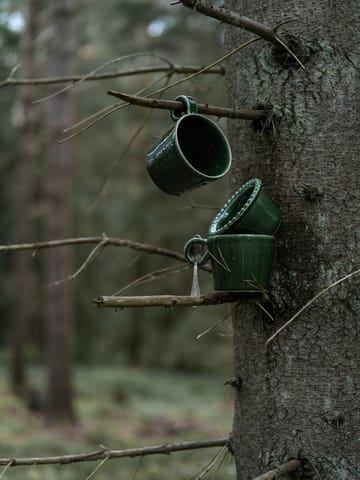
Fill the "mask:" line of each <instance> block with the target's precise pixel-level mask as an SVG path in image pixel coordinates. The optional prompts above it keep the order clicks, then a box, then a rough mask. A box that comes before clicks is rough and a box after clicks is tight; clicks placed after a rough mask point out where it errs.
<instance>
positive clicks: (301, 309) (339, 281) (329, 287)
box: [266, 269, 360, 345]
mask: <svg viewBox="0 0 360 480" xmlns="http://www.w3.org/2000/svg"><path fill="white" fill-rule="evenodd" d="M359 274H360V269H359V270H355V271H354V272H352V273H349V274H348V275H345V277H342V278H340V279H339V280H336V282H334V283H332V284H331V285H328V286H327V287H326V288H324V290H321V292H319V293H318V294H316V295H315V297H313V298H312V299H311V300H310V301H309V302H307V303H306V304H305V305H304V306H303V307H302V308H300V310H299V311H298V312H296V313H295V315H293V316H292V317H291V318H290V320H288V321H287V322H286V323H284V325H283V326H282V327H280V328H279V329H278V330H277V331H276V332H275V333H274V334H273V335H271V337H270V338H268V340H267V342H266V345H269V343H271V342H272V341H273V340H274V339H275V338H276V337H277V336H278V335H279V333H281V332H282V331H283V330H285V328H287V327H288V326H289V325H290V324H291V323H292V322H293V321H294V320H295V319H296V318H297V317H298V316H299V315H300V314H301V313H302V312H303V311H304V310H306V309H307V308H308V307H310V305H311V304H312V303H313V302H315V300H317V299H318V298H319V297H321V295H323V294H324V293H326V292H327V291H328V290H330V289H331V288H333V287H336V285H339V284H340V283H342V282H344V281H345V280H349V279H350V278H352V277H355V276H356V275H359Z"/></svg>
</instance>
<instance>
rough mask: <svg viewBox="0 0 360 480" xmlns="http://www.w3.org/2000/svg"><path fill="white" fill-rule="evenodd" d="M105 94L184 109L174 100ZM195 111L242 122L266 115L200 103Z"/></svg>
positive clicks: (137, 103)
mask: <svg viewBox="0 0 360 480" xmlns="http://www.w3.org/2000/svg"><path fill="white" fill-rule="evenodd" d="M107 93H108V94H109V95H112V96H113V97H116V98H120V99H121V100H123V101H124V102H127V103H131V104H133V105H139V106H142V107H146V108H159V109H165V110H175V111H181V110H182V109H183V108H184V105H183V104H182V102H179V101H175V100H160V99H158V98H148V97H139V96H136V95H128V94H125V93H121V92H117V91H115V90H109V91H108V92H107ZM197 111H198V113H205V114H207V115H215V116H217V117H227V118H241V119H244V120H253V121H258V120H265V119H266V117H267V115H268V112H267V111H266V110H233V109H231V108H225V107H216V106H212V105H207V104H206V105H205V104H202V103H199V104H197Z"/></svg>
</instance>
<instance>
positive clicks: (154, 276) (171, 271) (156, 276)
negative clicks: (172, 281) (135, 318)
mask: <svg viewBox="0 0 360 480" xmlns="http://www.w3.org/2000/svg"><path fill="white" fill-rule="evenodd" d="M190 268H191V266H190V265H181V266H178V265H176V266H175V267H167V268H162V269H161V270H156V271H154V272H150V273H147V274H146V275H143V276H142V277H139V278H137V279H136V280H134V281H133V282H131V283H129V284H127V285H125V287H123V288H121V289H120V290H118V291H117V292H115V293H113V294H112V295H111V296H112V297H115V296H118V295H121V294H122V293H124V292H125V291H126V290H128V289H129V288H131V287H137V286H139V285H143V284H144V283H149V282H153V281H154V280H161V279H163V278H167V277H169V276H170V275H177V274H178V273H182V272H184V271H186V270H189V269H190Z"/></svg>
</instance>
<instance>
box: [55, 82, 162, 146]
mask: <svg viewBox="0 0 360 480" xmlns="http://www.w3.org/2000/svg"><path fill="white" fill-rule="evenodd" d="M170 76H171V73H166V74H164V75H162V76H161V77H160V78H155V80H153V81H152V82H150V83H149V84H148V85H145V87H143V88H141V89H140V90H138V91H137V92H136V93H135V94H136V95H139V94H141V93H144V92H145V91H146V90H148V89H149V88H151V87H152V86H153V85H155V84H156V83H158V82H159V81H161V80H162V79H163V78H170ZM127 105H128V104H127V103H117V104H115V105H110V107H106V108H104V109H101V110H99V111H98V112H95V113H93V114H91V115H90V116H89V117H86V118H84V119H83V120H81V121H80V122H77V123H76V124H75V125H71V126H70V127H68V128H66V129H65V130H64V133H65V132H68V131H69V130H73V129H74V128H76V127H77V126H80V125H82V124H84V123H86V122H88V121H89V120H91V119H95V120H93V121H92V122H91V123H89V124H87V125H85V126H84V127H83V128H81V129H80V130H78V131H77V132H75V133H73V134H72V135H69V136H68V137H66V138H64V139H62V140H60V142H59V143H64V142H66V141H68V140H70V139H71V138H73V137H76V136H77V135H79V134H80V133H83V132H85V131H86V130H88V129H89V128H90V127H92V126H93V125H95V124H96V123H98V122H100V121H101V120H103V119H104V118H105V117H108V116H109V115H111V114H112V113H114V112H116V111H117V110H121V109H122V108H125V107H126V106H127ZM103 112H104V113H103ZM99 115H101V116H99Z"/></svg>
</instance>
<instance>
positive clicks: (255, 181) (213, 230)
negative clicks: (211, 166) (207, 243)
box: [209, 178, 262, 236]
mask: <svg viewBox="0 0 360 480" xmlns="http://www.w3.org/2000/svg"><path fill="white" fill-rule="evenodd" d="M261 185H262V182H261V180H260V179H259V178H252V179H250V180H248V181H247V182H246V183H244V184H243V185H242V186H241V187H240V188H239V189H238V190H236V191H235V192H234V193H233V195H231V197H230V198H229V199H228V200H227V202H226V203H225V204H224V206H223V207H222V208H221V209H220V211H219V212H218V213H217V215H216V216H215V218H214V220H213V221H212V222H211V225H210V228H209V234H210V235H211V236H216V235H219V234H222V232H224V231H226V230H228V229H229V228H230V227H231V226H232V225H234V223H236V222H238V221H239V220H240V219H241V218H242V217H244V216H245V214H246V213H247V212H248V210H249V209H250V207H251V206H252V204H253V203H254V202H255V200H256V198H257V197H258V195H259V193H260V190H261ZM249 187H253V188H252V192H251V194H250V196H249V198H248V199H247V201H246V202H245V203H244V205H243V206H242V207H241V208H240V210H239V211H238V212H237V213H236V214H235V215H234V216H233V217H232V218H230V219H229V220H228V221H227V222H226V223H225V224H224V225H222V226H219V225H218V224H219V222H220V220H221V218H222V217H223V215H224V213H225V212H226V211H227V210H228V209H229V208H230V207H231V206H232V204H233V203H235V201H236V200H237V199H238V197H240V196H241V195H242V194H243V193H244V191H246V190H247V189H248V188H249Z"/></svg>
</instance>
